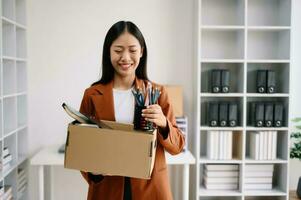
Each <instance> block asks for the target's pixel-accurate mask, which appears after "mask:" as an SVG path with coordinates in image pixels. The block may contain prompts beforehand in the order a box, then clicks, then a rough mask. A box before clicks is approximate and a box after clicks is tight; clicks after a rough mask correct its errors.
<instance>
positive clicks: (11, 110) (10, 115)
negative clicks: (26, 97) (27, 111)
mask: <svg viewBox="0 0 301 200" xmlns="http://www.w3.org/2000/svg"><path fill="white" fill-rule="evenodd" d="M3 122H4V136H5V135H6V134H8V133H10V132H11V131H14V130H16V129H17V102H16V98H14V97H12V98H7V99H3Z"/></svg>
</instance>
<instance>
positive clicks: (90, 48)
mask: <svg viewBox="0 0 301 200" xmlns="http://www.w3.org/2000/svg"><path fill="white" fill-rule="evenodd" d="M27 3H28V4H27V19H28V20H27V21H28V23H27V25H28V66H29V68H28V71H29V74H28V81H29V88H28V93H29V137H30V152H31V153H35V152H36V151H37V150H38V149H39V148H41V147H43V146H45V145H51V144H57V143H63V142H64V141H65V137H66V126H67V123H68V122H70V121H71V119H70V118H69V117H68V116H67V115H66V114H65V113H64V111H63V109H62V108H61V104H62V102H68V103H69V104H71V105H72V106H74V107H77V108H78V107H79V105H80V101H81V98H82V95H83V92H84V89H85V88H87V87H89V85H90V84H91V83H92V82H93V81H96V80H97V79H98V78H99V74H100V66H101V65H100V63H101V55H102V45H103V40H104V37H105V34H106V32H107V30H108V29H109V28H110V26H111V25H112V24H113V23H115V22H117V21H119V20H131V21H133V22H134V23H136V24H137V25H138V27H139V28H140V29H141V31H142V33H143V34H144V36H145V39H146V43H147V47H148V55H149V57H148V67H149V68H148V72H149V73H148V74H149V78H150V79H151V80H153V81H155V82H158V83H162V84H167V83H168V84H179V85H182V86H183V87H184V89H185V92H184V95H185V99H184V103H185V104H184V108H185V111H186V113H187V114H188V117H189V118H190V119H191V118H192V116H193V107H192V105H193V103H192V102H193V100H194V99H195V98H194V97H193V89H192V88H193V87H194V86H193V81H191V80H192V78H193V75H194V74H193V72H192V70H193V66H192V65H193V62H192V61H193V60H192V53H193V52H192V51H193V40H192V38H193V27H192V25H193V23H194V22H193V9H194V8H193V5H192V4H193V1H186V0H164V1H161V0H152V1H147V0H131V1H122V0H110V1H105V0H102V1H101V0H89V1H83V0H65V1H61V0H51V1H49V0H27ZM191 133H193V131H191ZM190 135H191V136H192V134H190ZM190 138H192V137H190ZM54 171H55V172H57V173H58V174H59V176H57V175H56V173H54V177H53V179H54V180H55V184H54V194H53V195H54V198H53V199H56V200H59V199H70V196H68V195H69V194H70V193H69V194H68V192H78V189H79V191H80V192H78V193H80V194H79V196H77V198H78V199H83V196H85V194H82V193H85V191H84V190H85V188H84V186H83V185H84V184H85V183H84V182H83V183H78V184H77V185H76V186H75V188H76V189H74V188H73V190H72V189H71V190H68V188H64V189H65V196H64V190H59V189H60V188H59V187H58V188H56V187H57V186H56V185H57V184H56V183H59V182H60V181H62V180H68V175H64V173H62V172H63V171H64V169H61V168H55V169H54ZM70 173H72V172H70ZM70 173H69V177H70ZM77 173H78V172H73V174H75V175H76V174H77ZM31 174H32V175H31V188H32V191H31V193H32V195H33V196H32V198H31V199H37V196H36V195H37V191H36V190H35V188H36V186H37V179H36V175H37V171H36V169H35V168H33V169H32V171H31ZM192 186H193V185H192ZM83 188H84V189H83ZM62 191H63V192H62ZM72 199H73V198H72Z"/></svg>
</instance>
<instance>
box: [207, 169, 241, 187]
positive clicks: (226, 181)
mask: <svg viewBox="0 0 301 200" xmlns="http://www.w3.org/2000/svg"><path fill="white" fill-rule="evenodd" d="M238 177H239V166H238V165H236V164H226V165H225V164H206V165H205V169H204V186H205V188H206V189H209V190H210V189H212V190H237V189H238V179H239V178H238Z"/></svg>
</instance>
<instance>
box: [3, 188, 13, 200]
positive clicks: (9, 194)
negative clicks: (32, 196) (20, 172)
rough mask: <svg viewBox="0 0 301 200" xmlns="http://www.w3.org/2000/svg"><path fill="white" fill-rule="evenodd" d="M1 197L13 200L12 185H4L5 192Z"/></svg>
mask: <svg viewBox="0 0 301 200" xmlns="http://www.w3.org/2000/svg"><path fill="white" fill-rule="evenodd" d="M1 199H3V200H12V199H13V190H12V187H11V186H10V185H5V186H4V194H3V196H2V198H1Z"/></svg>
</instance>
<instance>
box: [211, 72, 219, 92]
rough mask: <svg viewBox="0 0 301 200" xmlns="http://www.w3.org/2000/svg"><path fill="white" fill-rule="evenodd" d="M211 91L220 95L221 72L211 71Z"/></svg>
mask: <svg viewBox="0 0 301 200" xmlns="http://www.w3.org/2000/svg"><path fill="white" fill-rule="evenodd" d="M211 91H212V92H213V93H218V92H220V91H221V70H219V69H213V70H212V71H211Z"/></svg>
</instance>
